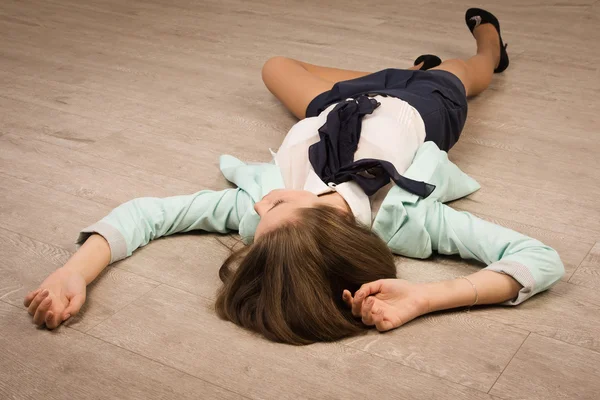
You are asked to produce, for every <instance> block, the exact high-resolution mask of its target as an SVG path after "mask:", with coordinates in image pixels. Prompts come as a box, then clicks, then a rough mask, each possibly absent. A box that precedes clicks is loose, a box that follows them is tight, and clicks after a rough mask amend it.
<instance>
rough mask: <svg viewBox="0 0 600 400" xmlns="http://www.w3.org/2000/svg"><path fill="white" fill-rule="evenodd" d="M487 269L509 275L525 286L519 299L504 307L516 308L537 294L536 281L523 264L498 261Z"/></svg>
mask: <svg viewBox="0 0 600 400" xmlns="http://www.w3.org/2000/svg"><path fill="white" fill-rule="evenodd" d="M485 269H487V270H490V271H495V272H499V273H501V274H505V275H509V276H511V277H513V278H514V279H515V280H516V281H517V282H519V283H520V284H521V286H523V288H522V289H521V290H520V291H519V294H518V295H517V297H515V298H514V299H512V300H508V301H505V302H504V303H501V304H502V305H505V306H516V305H518V304H521V303H522V302H524V301H525V300H527V299H528V298H530V297H531V296H533V295H534V294H535V279H534V278H533V275H532V274H531V272H530V271H529V269H528V268H527V267H526V266H524V265H523V264H520V263H518V262H514V261H498V262H495V263H493V264H490V265H488V266H487V267H486V268H485Z"/></svg>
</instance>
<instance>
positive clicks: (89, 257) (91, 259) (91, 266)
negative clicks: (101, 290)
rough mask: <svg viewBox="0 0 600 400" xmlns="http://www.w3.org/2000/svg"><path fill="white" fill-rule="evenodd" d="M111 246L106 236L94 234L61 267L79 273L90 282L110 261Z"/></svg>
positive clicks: (86, 281) (87, 282)
mask: <svg viewBox="0 0 600 400" xmlns="http://www.w3.org/2000/svg"><path fill="white" fill-rule="evenodd" d="M110 256H111V254H110V246H109V244H108V242H107V241H106V239H104V237H102V236H100V235H97V234H94V235H92V236H90V237H89V238H88V239H87V240H86V241H85V243H84V244H83V245H82V246H81V248H80V249H79V250H78V251H77V252H76V253H75V254H74V255H73V256H72V257H71V258H70V259H69V261H67V263H66V264H65V265H64V266H63V267H61V269H63V270H64V271H66V272H69V273H77V274H79V275H81V276H82V277H83V279H84V280H85V283H86V284H88V285H89V284H90V283H91V282H92V281H93V280H94V279H96V277H97V276H98V275H99V274H100V272H101V271H102V270H103V269H104V268H106V267H107V266H108V264H109V263H110Z"/></svg>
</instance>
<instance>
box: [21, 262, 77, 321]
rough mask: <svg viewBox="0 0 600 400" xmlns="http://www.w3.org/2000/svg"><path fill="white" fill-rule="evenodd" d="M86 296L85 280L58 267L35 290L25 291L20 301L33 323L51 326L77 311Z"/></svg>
mask: <svg viewBox="0 0 600 400" xmlns="http://www.w3.org/2000/svg"><path fill="white" fill-rule="evenodd" d="M85 297H86V282H85V279H84V278H83V277H82V276H81V275H80V274H79V273H77V272H74V271H69V270H67V269H65V268H59V269H57V270H56V271H54V272H53V273H52V274H51V275H50V276H48V277H47V278H46V279H45V280H44V282H42V284H41V285H40V286H39V288H38V289H37V290H34V291H32V292H30V293H28V294H27V296H25V300H24V301H23V304H24V305H25V307H27V312H29V315H31V316H33V322H34V323H35V324H36V325H38V326H42V325H44V324H45V325H46V327H47V328H48V329H54V328H56V327H57V326H58V325H60V324H61V323H62V322H63V321H66V320H67V319H69V318H70V317H71V316H73V315H75V314H77V313H78V312H79V310H80V309H81V306H82V305H83V303H84V302H85Z"/></svg>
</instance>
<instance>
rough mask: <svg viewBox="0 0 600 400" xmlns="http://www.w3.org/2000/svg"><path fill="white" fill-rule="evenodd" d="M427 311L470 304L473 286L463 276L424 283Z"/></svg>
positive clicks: (472, 296)
mask: <svg viewBox="0 0 600 400" xmlns="http://www.w3.org/2000/svg"><path fill="white" fill-rule="evenodd" d="M425 286H426V293H427V299H428V305H429V312H435V311H441V310H447V309H450V308H457V307H465V306H470V305H472V304H473V302H474V301H475V292H474V290H473V286H472V285H471V284H470V283H469V281H467V280H466V279H463V278H457V279H451V280H447V281H440V282H431V283H426V284H425Z"/></svg>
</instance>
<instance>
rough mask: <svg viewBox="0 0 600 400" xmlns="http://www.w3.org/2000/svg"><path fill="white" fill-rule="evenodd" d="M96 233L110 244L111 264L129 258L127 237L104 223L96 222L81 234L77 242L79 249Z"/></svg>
mask: <svg viewBox="0 0 600 400" xmlns="http://www.w3.org/2000/svg"><path fill="white" fill-rule="evenodd" d="M94 233H96V234H98V235H100V236H102V237H103V238H104V239H105V240H106V241H107V242H108V245H109V246H110V263H111V264H112V263H114V262H117V261H119V260H122V259H124V258H126V257H127V242H126V241H125V237H124V236H123V235H122V234H121V232H119V230H118V229H116V228H114V227H113V226H112V225H110V224H107V223H106V222H102V221H100V222H96V223H95V224H93V225H91V226H88V227H87V228H85V229H83V230H82V231H81V232H79V237H78V238H77V242H76V245H77V248H79V247H81V245H82V244H84V243H85V241H86V240H87V239H88V238H89V237H90V236H92V234H94Z"/></svg>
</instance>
